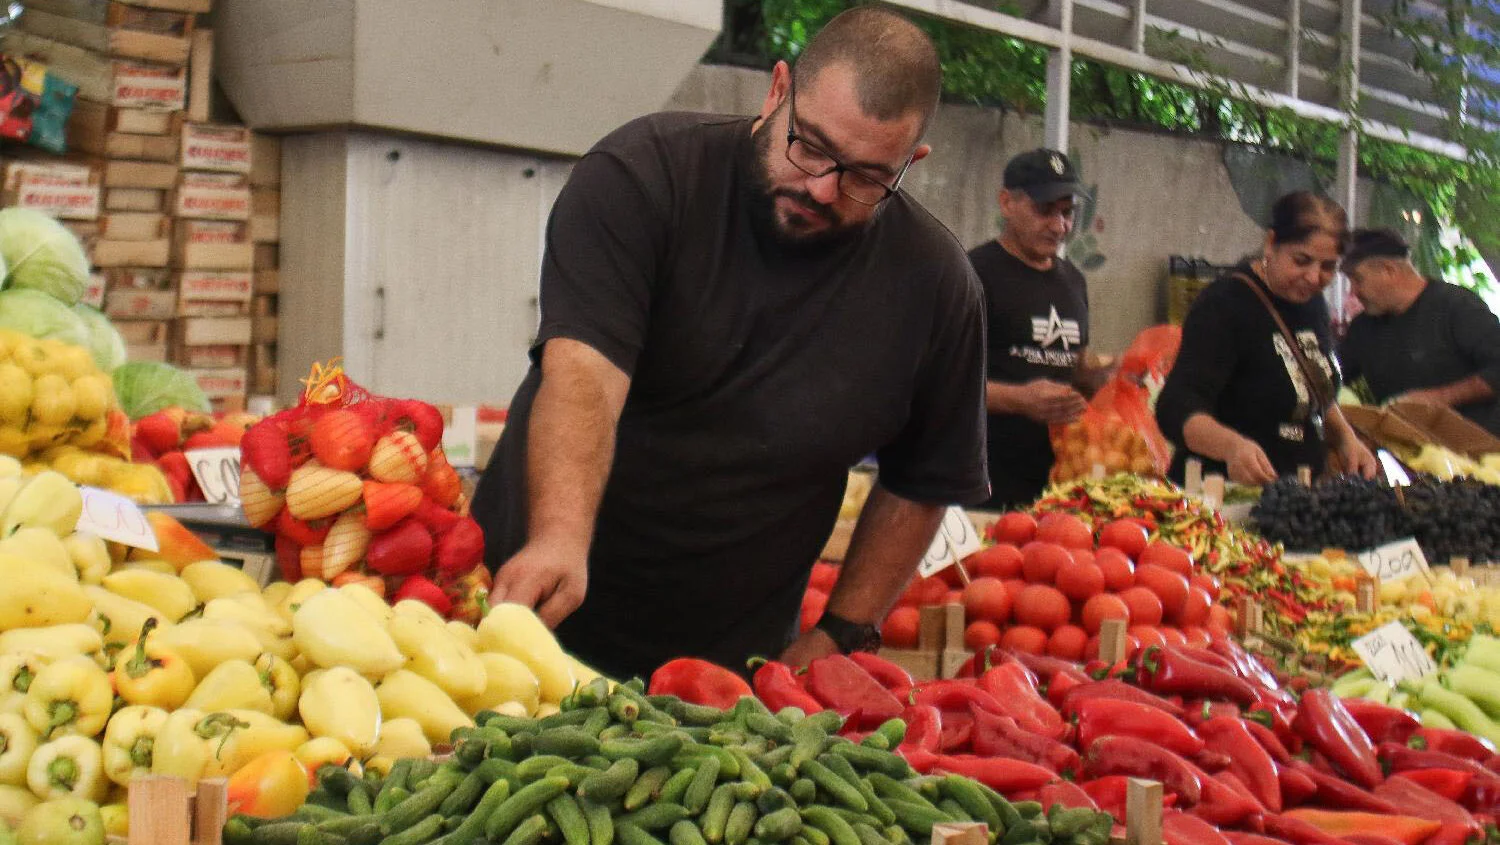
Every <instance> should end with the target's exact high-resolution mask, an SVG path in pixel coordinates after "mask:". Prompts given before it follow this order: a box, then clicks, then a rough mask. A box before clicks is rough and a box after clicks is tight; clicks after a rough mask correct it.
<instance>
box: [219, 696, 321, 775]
mask: <svg viewBox="0 0 1500 845" xmlns="http://www.w3.org/2000/svg"><path fill="white" fill-rule="evenodd" d="M218 715H224V716H227V717H228V718H229V719H230V720H231V721H232V722H233V723H234V724H235V727H234V729H233V730H230V731H228V733H227V734H226V736H225V738H224V741H223V743H222V745H221V747H219V748H218V749H217V750H215V751H214V753H213V755H212V756H211V757H210V758H209V760H208V765H207V766H205V767H204V769H203V776H204V777H227V776H229V775H231V774H234V773H235V772H237V771H239V770H240V768H241V767H242V766H244V765H245V764H246V763H249V762H250V761H251V760H253V759H255V758H256V757H259V756H260V755H262V754H264V753H266V752H267V751H294V750H296V749H297V747H298V746H300V745H301V744H302V743H304V742H307V741H308V739H310V738H311V737H309V736H308V734H307V729H306V728H304V727H302V726H301V725H288V724H286V723H284V722H282V721H281V720H279V719H277V718H276V717H275V716H271V715H268V714H265V713H260V712H258V711H255V710H227V711H223V712H222V714H220V713H210V714H209V715H208V716H207V717H205V718H206V719H207V718H213V717H214V716H218Z"/></svg>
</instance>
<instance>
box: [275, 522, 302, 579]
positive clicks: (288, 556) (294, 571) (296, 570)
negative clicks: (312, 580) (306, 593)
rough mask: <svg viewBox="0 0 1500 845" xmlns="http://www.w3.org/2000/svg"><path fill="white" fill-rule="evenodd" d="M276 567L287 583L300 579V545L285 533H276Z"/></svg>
mask: <svg viewBox="0 0 1500 845" xmlns="http://www.w3.org/2000/svg"><path fill="white" fill-rule="evenodd" d="M276 569H277V570H278V571H279V572H280V573H281V580H283V581H285V582H287V583H288V584H295V583H297V582H298V581H301V580H302V546H301V545H300V544H298V543H297V541H296V540H293V539H292V538H291V537H288V536H287V535H285V534H277V535H276Z"/></svg>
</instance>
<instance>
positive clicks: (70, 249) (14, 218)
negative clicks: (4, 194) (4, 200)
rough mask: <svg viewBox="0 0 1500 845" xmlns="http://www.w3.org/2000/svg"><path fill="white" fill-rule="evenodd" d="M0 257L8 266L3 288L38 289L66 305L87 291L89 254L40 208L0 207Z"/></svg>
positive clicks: (75, 300) (71, 235)
mask: <svg viewBox="0 0 1500 845" xmlns="http://www.w3.org/2000/svg"><path fill="white" fill-rule="evenodd" d="M0 257H4V259H5V266H6V267H7V268H9V272H8V273H7V274H6V276H5V283H4V287H7V288H25V289H30V290H37V291H41V292H42V293H46V294H51V295H52V296H54V297H56V298H57V299H60V300H62V302H63V304H65V305H72V304H74V303H76V302H77V301H78V300H79V299H80V298H82V297H83V294H84V291H86V290H88V286H89V257H88V256H87V255H85V254H84V251H83V244H81V243H79V242H78V238H76V237H74V236H73V233H72V232H69V231H68V230H67V229H65V228H64V227H63V225H62V224H61V223H59V222H57V221H56V220H53V219H52V218H51V217H48V216H47V215H45V214H43V213H41V212H40V211H35V210H33V209H29V208H6V209H0Z"/></svg>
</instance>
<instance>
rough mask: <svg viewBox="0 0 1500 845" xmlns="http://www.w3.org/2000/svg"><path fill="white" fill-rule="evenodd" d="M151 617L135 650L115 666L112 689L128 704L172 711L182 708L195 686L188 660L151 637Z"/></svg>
mask: <svg viewBox="0 0 1500 845" xmlns="http://www.w3.org/2000/svg"><path fill="white" fill-rule="evenodd" d="M155 625H156V620H155V618H154V617H152V618H148V619H147V620H146V622H145V623H144V624H143V625H142V627H141V636H140V639H139V640H138V641H137V642H136V645H135V648H134V649H133V651H132V652H131V653H130V654H129V656H128V657H125V658H124V659H122V660H119V661H117V662H116V664H115V669H114V678H115V687H116V689H117V690H118V691H119V693H120V697H121V698H123V699H125V701H127V702H129V703H130V704H143V705H149V706H153V707H161V708H164V709H167V710H173V709H176V708H178V707H181V706H182V705H183V702H185V701H187V699H188V696H189V695H191V694H192V692H193V687H194V686H196V685H197V678H195V677H194V676H193V670H192V668H190V667H189V666H188V663H187V660H185V659H184V658H183V657H182V655H180V654H178V653H177V652H176V651H174V650H172V649H171V648H170V647H168V646H166V645H164V644H162V643H161V642H160V641H159V640H157V639H155V638H153V637H151V636H150V634H151V631H152V629H153V628H154V627H155Z"/></svg>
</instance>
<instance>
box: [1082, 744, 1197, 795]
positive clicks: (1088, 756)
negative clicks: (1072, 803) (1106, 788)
mask: <svg viewBox="0 0 1500 845" xmlns="http://www.w3.org/2000/svg"><path fill="white" fill-rule="evenodd" d="M1083 772H1084V776H1085V777H1090V778H1096V777H1104V776H1106V775H1130V776H1132V777H1139V778H1149V779H1151V780H1158V781H1161V783H1162V787H1163V788H1164V789H1167V790H1170V791H1172V792H1174V793H1176V794H1177V796H1178V798H1179V799H1180V800H1181V801H1182V803H1183V805H1184V806H1189V807H1191V806H1193V805H1194V804H1197V803H1198V801H1199V799H1200V798H1201V797H1202V795H1203V780H1202V777H1201V773H1200V772H1199V770H1198V767H1197V766H1194V765H1193V764H1191V763H1189V762H1188V761H1186V760H1184V759H1182V758H1181V757H1180V756H1178V755H1176V754H1173V753H1172V752H1170V751H1168V750H1166V749H1165V748H1162V747H1160V746H1158V745H1156V744H1154V743H1152V742H1149V741H1147V740H1143V739H1136V738H1135V737H1129V736H1107V737H1103V738H1101V739H1096V740H1094V742H1093V743H1092V744H1091V745H1089V746H1088V751H1087V752H1086V753H1085V754H1084V758H1083ZM1096 800H1097V799H1096Z"/></svg>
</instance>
